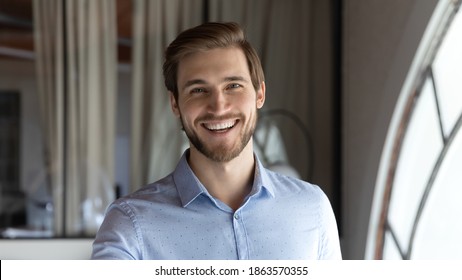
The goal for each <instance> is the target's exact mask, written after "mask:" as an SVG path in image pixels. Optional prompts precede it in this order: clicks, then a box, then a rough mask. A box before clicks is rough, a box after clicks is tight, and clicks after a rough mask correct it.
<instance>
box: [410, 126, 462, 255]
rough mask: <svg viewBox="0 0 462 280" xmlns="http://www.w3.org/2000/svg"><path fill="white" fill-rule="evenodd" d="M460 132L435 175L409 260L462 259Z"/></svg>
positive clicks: (461, 139) (461, 156)
mask: <svg viewBox="0 0 462 280" xmlns="http://www.w3.org/2000/svg"><path fill="white" fill-rule="evenodd" d="M461 167H462V131H459V133H458V134H457V136H456V138H455V139H454V142H453V143H452V145H451V146H450V148H449V150H448V153H447V154H446V157H445V159H444V161H443V163H442V165H441V169H440V171H439V172H438V175H437V178H436V181H435V183H434V185H433V188H432V190H431V192H430V195H429V197H428V201H427V204H426V205H425V208H424V211H423V213H422V217H421V220H420V223H419V226H418V228H417V232H416V236H415V241H414V245H413V246H414V249H413V252H412V258H413V259H414V258H415V259H456V258H457V259H461V258H462V203H461V199H462V172H461V170H462V169H461Z"/></svg>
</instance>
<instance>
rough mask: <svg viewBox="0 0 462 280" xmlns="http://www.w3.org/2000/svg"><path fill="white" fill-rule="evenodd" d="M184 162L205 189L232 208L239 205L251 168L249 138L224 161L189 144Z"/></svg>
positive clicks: (249, 182) (247, 188)
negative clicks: (246, 142) (244, 145)
mask: <svg viewBox="0 0 462 280" xmlns="http://www.w3.org/2000/svg"><path fill="white" fill-rule="evenodd" d="M188 162H189V165H190V166H191V169H192V170H193V172H194V174H195V175H196V177H197V178H198V179H199V181H201V183H202V184H203V185H204V186H205V188H206V189H207V191H208V192H209V193H210V194H211V195H212V196H213V197H215V198H217V199H219V200H221V201H222V202H224V203H225V204H227V205H228V206H229V207H231V208H232V209H233V210H237V209H238V208H239V207H240V206H241V205H242V203H243V201H244V198H245V197H246V196H247V195H248V194H249V192H250V190H251V188H252V183H253V177H254V170H255V158H254V155H253V147H252V141H249V144H247V146H246V147H245V148H244V150H242V152H241V153H240V154H239V155H238V156H237V157H236V158H234V159H232V160H230V161H228V162H216V161H212V160H210V159H209V158H207V157H205V156H204V155H203V154H202V153H200V152H199V151H198V150H196V149H195V148H194V147H193V146H191V149H190V154H189V159H188Z"/></svg>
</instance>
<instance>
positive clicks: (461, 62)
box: [433, 12, 462, 136]
mask: <svg viewBox="0 0 462 280" xmlns="http://www.w3.org/2000/svg"><path fill="white" fill-rule="evenodd" d="M433 72H434V73H433V74H434V76H435V81H436V86H437V93H438V99H439V101H440V106H441V119H442V121H443V129H444V133H445V135H446V136H447V135H449V133H450V132H451V130H452V128H453V127H454V124H455V123H456V120H457V118H458V116H459V115H460V113H461V112H462V79H461V78H462V13H461V12H459V13H458V14H457V15H456V18H455V19H454V21H453V23H452V24H451V26H450V27H449V30H448V33H447V35H446V37H445V38H444V40H443V42H442V45H441V47H440V49H439V51H438V54H437V55H436V57H435V60H434V62H433Z"/></svg>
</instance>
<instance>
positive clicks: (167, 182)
mask: <svg viewBox="0 0 462 280" xmlns="http://www.w3.org/2000/svg"><path fill="white" fill-rule="evenodd" d="M178 201H179V199H178V191H177V189H176V187H175V183H174V180H173V176H172V174H169V175H168V176H166V177H164V178H162V179H160V180H158V181H156V182H154V183H150V184H148V185H145V186H143V187H141V188H140V189H138V190H136V191H134V192H133V193H130V194H128V195H126V196H123V197H121V198H119V199H117V200H115V201H114V202H113V203H112V205H111V206H112V207H117V208H123V209H125V210H128V209H129V208H136V207H142V206H144V205H147V204H149V205H151V206H152V205H153V204H159V203H160V204H163V203H167V204H169V203H174V204H175V203H177V202H178Z"/></svg>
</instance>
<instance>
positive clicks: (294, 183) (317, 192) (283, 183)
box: [264, 168, 325, 198]
mask: <svg viewBox="0 0 462 280" xmlns="http://www.w3.org/2000/svg"><path fill="white" fill-rule="evenodd" d="M264 172H265V173H266V176H267V178H268V179H269V181H270V182H271V184H272V185H273V188H274V192H275V194H288V193H292V194H298V195H303V194H304V195H307V196H312V197H318V198H320V197H323V196H325V194H324V191H323V190H322V189H321V188H320V187H319V186H318V185H315V184H312V183H309V182H307V181H304V180H301V179H298V178H294V177H291V176H287V175H284V174H281V173H278V172H274V171H271V170H269V169H266V168H265V171H264Z"/></svg>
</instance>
